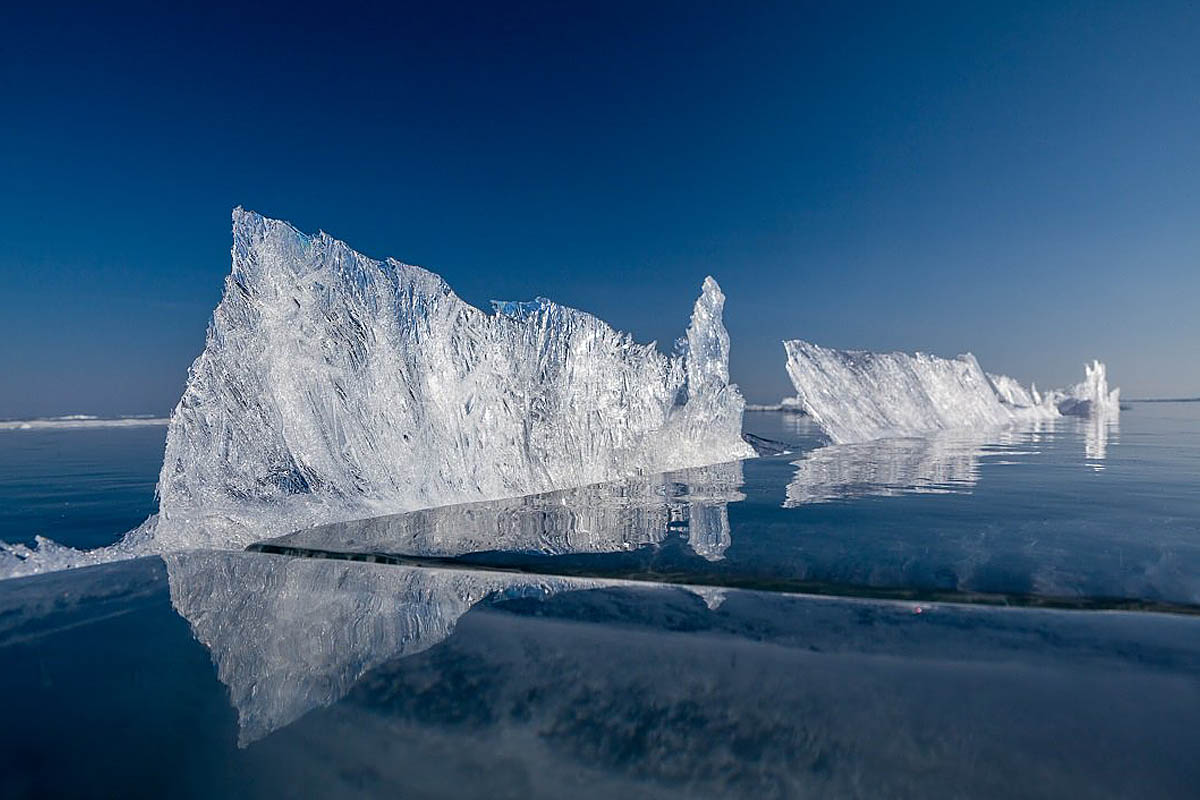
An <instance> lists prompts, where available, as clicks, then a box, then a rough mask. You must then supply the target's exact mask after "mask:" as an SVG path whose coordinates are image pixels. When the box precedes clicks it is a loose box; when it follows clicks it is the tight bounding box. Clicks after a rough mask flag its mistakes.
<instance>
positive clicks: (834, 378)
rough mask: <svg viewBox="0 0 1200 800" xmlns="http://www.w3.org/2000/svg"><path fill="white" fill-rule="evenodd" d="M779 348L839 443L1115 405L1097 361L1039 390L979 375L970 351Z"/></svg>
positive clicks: (808, 408)
mask: <svg viewBox="0 0 1200 800" xmlns="http://www.w3.org/2000/svg"><path fill="white" fill-rule="evenodd" d="M784 348H785V349H786V351H787V371H788V376H789V377H790V378H791V379H792V384H793V385H794V386H795V388H796V393H797V398H796V399H797V402H798V403H799V405H800V406H801V407H802V408H803V410H804V412H805V413H806V414H808V415H809V416H811V417H812V418H813V419H814V420H815V421H816V422H817V423H818V424H819V425H820V426H821V428H822V430H824V431H825V433H826V434H827V435H828V436H829V438H830V439H831V440H833V442H835V443H838V444H844V443H850V442H866V441H871V440H873V439H881V438H888V437H903V436H924V435H927V434H930V433H933V432H936V431H940V430H951V429H955V428H976V429H979V428H993V427H1000V426H1005V425H1009V424H1012V423H1014V422H1021V421H1033V420H1039V419H1051V418H1054V417H1057V416H1059V415H1060V414H1072V415H1082V416H1087V415H1092V414H1116V413H1117V412H1118V410H1119V402H1118V398H1119V390H1116V389H1114V390H1113V391H1111V392H1109V390H1108V382H1107V379H1106V376H1105V368H1104V365H1103V364H1101V363H1100V362H1098V361H1096V362H1093V363H1092V364H1091V365H1089V366H1087V367H1086V376H1087V377H1086V379H1085V380H1084V381H1083V382H1082V383H1080V384H1078V385H1076V386H1074V387H1072V388H1071V389H1067V390H1059V391H1051V392H1047V393H1045V394H1044V395H1043V394H1040V393H1039V392H1038V390H1037V388H1036V387H1035V386H1032V385H1031V386H1030V387H1029V388H1028V389H1026V388H1025V387H1024V386H1022V385H1021V384H1020V383H1019V382H1017V381H1016V380H1014V379H1013V378H1009V377H1007V376H1004V375H991V374H988V373H985V372H984V371H983V369H982V368H981V367H980V366H979V362H978V361H977V360H976V359H975V356H973V355H971V354H970V353H967V354H964V355H960V356H957V357H956V358H939V357H938V356H931V355H928V354H926V353H912V354H910V353H872V352H868V351H863V350H834V349H831V348H827V347H821V346H819V345H815V344H811V343H809V342H805V341H801V340H798V339H797V340H792V341H786V342H784Z"/></svg>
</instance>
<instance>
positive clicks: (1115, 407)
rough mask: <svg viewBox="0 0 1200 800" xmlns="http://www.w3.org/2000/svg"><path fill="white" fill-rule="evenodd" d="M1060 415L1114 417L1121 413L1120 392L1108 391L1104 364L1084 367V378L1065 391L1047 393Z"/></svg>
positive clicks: (1098, 363) (1096, 362)
mask: <svg viewBox="0 0 1200 800" xmlns="http://www.w3.org/2000/svg"><path fill="white" fill-rule="evenodd" d="M1049 397H1050V400H1051V402H1053V403H1054V405H1055V407H1057V408H1058V411H1059V413H1060V414H1067V415H1069V416H1076V417H1089V416H1092V417H1098V416H1107V417H1111V416H1116V415H1117V414H1119V413H1120V411H1121V390H1120V389H1113V390H1112V391H1109V390H1108V376H1107V374H1106V369H1105V367H1104V364H1102V363H1100V362H1099V361H1093V362H1092V363H1091V364H1087V365H1085V366H1084V378H1083V381H1082V382H1080V383H1077V384H1075V386H1073V387H1071V388H1070V389H1066V390H1058V391H1052V392H1050V393H1049Z"/></svg>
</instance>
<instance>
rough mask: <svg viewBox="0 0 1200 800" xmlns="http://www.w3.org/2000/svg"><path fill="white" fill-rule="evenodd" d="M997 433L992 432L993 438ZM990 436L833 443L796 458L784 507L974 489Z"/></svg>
mask: <svg viewBox="0 0 1200 800" xmlns="http://www.w3.org/2000/svg"><path fill="white" fill-rule="evenodd" d="M995 438H996V437H995V435H994V434H993V436H992V439H993V440H994V439H995ZM988 441H989V440H988V438H987V437H985V436H981V435H977V434H971V433H962V432H953V433H946V434H942V435H938V436H930V437H923V438H911V439H877V440H875V441H871V442H862V443H859V444H834V445H828V446H826V447H821V448H818V449H817V450H814V451H812V452H811V453H808V454H807V455H806V456H805V457H804V458H803V459H801V460H800V461H797V462H795V466H796V474H795V475H794V476H793V477H792V482H791V483H790V484H788V487H787V499H786V500H785V501H784V506H785V507H794V506H799V505H804V504H807V503H826V502H830V501H833V500H845V499H850V498H854V497H865V496H881V497H894V496H897V495H901V494H910V493H937V494H947V493H957V492H963V493H965V492H969V491H970V489H971V487H972V486H974V485H975V483H976V482H977V481H978V480H979V456H980V455H981V454H982V453H983V447H984V445H985V444H987V443H988Z"/></svg>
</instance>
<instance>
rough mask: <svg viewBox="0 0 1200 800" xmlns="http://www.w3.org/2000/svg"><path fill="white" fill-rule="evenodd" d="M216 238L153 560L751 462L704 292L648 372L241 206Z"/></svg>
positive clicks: (710, 299) (177, 415)
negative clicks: (228, 250)
mask: <svg viewBox="0 0 1200 800" xmlns="http://www.w3.org/2000/svg"><path fill="white" fill-rule="evenodd" d="M233 235H234V244H233V271H232V274H231V275H230V276H229V277H228V278H227V279H226V284H225V294H224V296H223V298H222V299H221V302H220V304H219V305H218V306H217V309H216V311H215V312H214V313H213V319H212V323H211V325H210V327H209V332H208V339H207V343H206V346H205V349H204V352H203V354H201V356H200V357H199V358H198V359H197V360H196V362H195V363H194V364H193V365H192V368H191V371H190V374H189V377H188V382H187V388H186V389H185V391H184V395H183V398H182V400H181V401H180V402H179V405H178V406H177V407H176V409H175V412H174V414H173V415H172V418H171V424H170V427H169V429H168V433H167V447H166V457H165V459H164V463H163V469H162V474H161V476H160V479H159V495H160V514H159V520H158V530H157V532H156V537H157V539H158V540H159V542H160V543H161V544H163V545H164V546H167V547H170V546H172V545H180V544H186V545H188V546H204V545H205V544H210V543H213V544H220V545H228V544H239V543H244V542H248V541H252V540H255V539H258V538H261V537H262V535H264V534H266V533H282V532H286V531H287V530H292V529H297V528H301V527H305V526H309V525H314V524H318V523H323V522H329V521H335V520H339V519H351V518H356V517H367V516H373V515H378V514H385V513H394V512H400V511H406V510H411V509H418V508H426V507H432V506H438V505H445V504H448V503H458V502H467V501H474V500H484V499H492V498H500V497H511V496H515V495H524V494H530V493H534V492H544V491H549V490H552V489H557V488H564V487H571V486H582V485H586V484H592V483H598V482H601V481H606V480H612V479H615V478H620V477H624V476H628V475H636V474H646V473H656V472H663V471H667V470H672V469H681V468H685V467H691V466H700V465H705V464H713V463H717V462H722V461H730V460H734V459H739V458H746V457H749V456H752V455H753V454H754V453H753V451H752V450H751V449H750V447H749V446H748V445H746V444H745V443H744V442H743V441H742V438H741V415H742V408H743V401H742V397H741V395H740V393H739V392H738V391H737V388H736V387H735V386H732V385H730V384H729V368H728V359H729V337H728V334H727V333H726V331H725V328H724V326H723V324H722V321H721V312H722V307H723V304H724V300H725V298H724V295H723V294H722V293H721V290H720V288H719V287H718V286H717V283H716V281H714V280H713V279H712V278H708V279H706V280H705V282H704V286H703V291H702V294H701V296H700V298H699V299H698V300H697V301H696V306H695V311H694V313H693V315H692V320H691V325H690V326H689V328H688V330H687V336H686V339H685V340H683V341H681V343H680V346H679V348H678V349H677V352H676V353H675V354H674V355H671V356H666V355H663V354H662V353H660V352H659V351H658V349H657V348H656V347H655V345H654V344H649V345H643V344H638V343H636V342H634V341H633V340H632V339H631V338H630V337H629V336H628V335H627V334H624V333H620V332H618V331H615V330H613V329H612V328H611V327H609V326H608V325H607V324H605V323H604V322H602V321H601V320H599V319H597V318H596V317H593V316H591V315H589V314H586V313H584V312H581V311H577V310H574V309H571V308H566V307H564V306H560V305H558V304H556V303H553V302H551V301H549V300H545V299H538V300H535V301H533V302H528V303H511V302H505V303H495V304H494V305H495V310H494V312H493V313H491V314H488V313H485V312H483V311H481V310H479V309H477V308H475V307H473V306H471V305H469V304H467V303H466V302H464V301H462V300H461V299H459V298H458V297H457V296H456V295H455V294H454V292H453V291H451V289H450V287H449V286H448V285H447V284H446V283H445V281H443V280H442V279H441V278H440V277H438V276H437V275H435V274H433V273H432V272H429V271H427V270H424V269H421V268H420V267H414V266H410V265H407V264H402V263H400V262H398V261H394V260H390V259H389V260H386V261H377V260H374V259H371V258H368V257H366V256H364V255H362V254H360V253H357V252H355V251H354V250H352V249H350V247H348V246H347V245H346V244H344V243H342V242H340V241H337V240H336V239H333V238H331V237H330V236H328V235H326V234H324V233H320V234H317V235H315V236H307V235H304V234H302V233H300V232H299V231H297V230H295V229H294V228H292V227H291V226H290V225H288V224H287V223H284V222H280V221H277V220H272V219H267V218H265V217H262V216H260V215H258V214H255V213H252V212H249V211H244V210H242V209H236V210H235V211H234V214H233Z"/></svg>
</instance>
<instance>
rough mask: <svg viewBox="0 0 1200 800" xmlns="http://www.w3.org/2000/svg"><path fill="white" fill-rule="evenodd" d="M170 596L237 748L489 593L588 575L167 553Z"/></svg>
mask: <svg viewBox="0 0 1200 800" xmlns="http://www.w3.org/2000/svg"><path fill="white" fill-rule="evenodd" d="M163 558H164V560H165V561H166V563H167V574H168V576H169V581H170V587H171V603H172V605H173V606H174V607H175V610H176V611H177V612H178V613H179V614H180V615H181V616H182V617H184V618H185V619H186V620H187V621H188V623H189V624H190V625H191V627H192V632H193V634H194V635H195V636H196V638H197V639H198V640H199V641H200V642H201V643H202V644H203V645H204V646H205V647H207V648H208V649H209V651H210V653H211V655H212V659H213V662H214V663H215V664H216V667H217V675H218V677H219V678H220V680H221V682H222V683H224V684H225V685H226V686H227V687H229V695H230V701H231V702H232V703H233V706H234V708H236V709H237V712H238V721H239V737H238V739H239V743H240V744H241V745H242V746H245V745H247V744H249V743H251V742H253V741H255V740H257V739H260V738H262V737H263V736H266V735H267V734H268V733H271V732H272V731H274V730H276V729H278V728H281V727H283V726H284V725H287V724H289V723H291V722H292V721H294V720H296V719H298V718H299V717H301V716H303V715H304V714H305V713H307V712H308V711H310V710H312V709H314V708H318V707H320V706H324V705H328V704H330V703H333V702H336V701H337V700H338V699H340V698H341V697H342V696H343V695H344V694H345V693H346V692H347V691H348V690H349V689H350V687H351V686H353V685H354V682H355V681H357V680H358V679H359V677H361V676H362V675H363V674H364V673H365V672H367V671H368V670H370V669H372V668H373V667H376V666H378V665H379V664H381V663H383V662H384V661H387V660H389V659H392V658H397V657H400V656H406V655H412V654H414V653H419V652H420V651H422V650H424V649H426V648H428V647H431V646H433V645H435V644H437V643H438V642H440V641H442V640H443V639H445V638H446V637H447V636H449V635H450V632H451V631H452V630H453V629H454V624H455V623H456V622H457V621H458V619H459V617H461V616H462V615H463V614H465V613H466V612H467V611H468V610H469V609H470V608H471V607H472V606H473V605H475V604H476V603H478V602H479V601H481V600H482V599H484V598H485V597H487V596H489V595H496V596H502V597H521V596H530V595H537V596H546V595H549V594H553V593H554V592H557V591H561V590H563V589H565V588H585V587H589V586H593V585H597V582H596V581H586V580H577V579H568V578H546V577H529V576H516V575H509V574H504V573H494V572H492V573H489V572H483V573H480V572H466V571H458V570H429V569H416V568H409V567H398V566H383V565H374V564H363V563H359V562H347V561H333V560H326V559H315V558H281V557H276V556H268V555H263V554H259V553H228V552H219V551H209V552H200V551H197V552H191V553H178V554H173V555H167V556H164V557H163Z"/></svg>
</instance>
